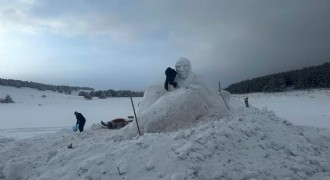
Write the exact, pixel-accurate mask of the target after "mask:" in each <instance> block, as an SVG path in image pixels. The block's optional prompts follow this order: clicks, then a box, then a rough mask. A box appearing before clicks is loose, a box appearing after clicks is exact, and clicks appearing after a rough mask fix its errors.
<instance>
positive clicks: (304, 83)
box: [226, 62, 330, 94]
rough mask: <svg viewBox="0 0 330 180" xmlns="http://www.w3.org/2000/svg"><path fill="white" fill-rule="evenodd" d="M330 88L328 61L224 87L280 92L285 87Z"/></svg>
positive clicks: (329, 65)
mask: <svg viewBox="0 0 330 180" xmlns="http://www.w3.org/2000/svg"><path fill="white" fill-rule="evenodd" d="M311 88H330V63H329V62H327V63H324V64H322V65H318V66H311V67H307V68H304V69H300V70H294V71H288V72H283V73H278V74H272V75H267V76H262V77H258V78H253V79H251V80H245V81H242V82H239V83H235V84H232V85H230V86H228V87H227V88H226V90H227V91H229V92H230V93H233V94H235V93H251V92H280V91H284V90H287V89H311Z"/></svg>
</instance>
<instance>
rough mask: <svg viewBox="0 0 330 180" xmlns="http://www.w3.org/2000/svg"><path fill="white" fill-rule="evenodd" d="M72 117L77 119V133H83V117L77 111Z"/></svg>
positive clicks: (84, 121)
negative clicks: (74, 116)
mask: <svg viewBox="0 0 330 180" xmlns="http://www.w3.org/2000/svg"><path fill="white" fill-rule="evenodd" d="M74 115H76V118H77V125H79V131H80V132H83V131H84V126H85V123H86V119H85V117H84V116H83V115H82V114H81V113H79V112H77V111H76V112H74Z"/></svg>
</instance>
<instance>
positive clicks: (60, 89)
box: [0, 78, 94, 94]
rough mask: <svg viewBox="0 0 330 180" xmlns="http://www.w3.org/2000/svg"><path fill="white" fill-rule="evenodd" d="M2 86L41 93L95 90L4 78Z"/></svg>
mask: <svg viewBox="0 0 330 180" xmlns="http://www.w3.org/2000/svg"><path fill="white" fill-rule="evenodd" d="M0 85H2V86H14V87H17V88H22V87H28V88H33V89H37V90H39V91H45V90H50V91H54V92H59V93H65V94H71V93H72V91H78V90H90V91H92V90H94V89H93V88H89V87H72V86H55V85H49V84H42V83H36V82H31V81H30V82H29V81H21V80H14V79H2V78H0Z"/></svg>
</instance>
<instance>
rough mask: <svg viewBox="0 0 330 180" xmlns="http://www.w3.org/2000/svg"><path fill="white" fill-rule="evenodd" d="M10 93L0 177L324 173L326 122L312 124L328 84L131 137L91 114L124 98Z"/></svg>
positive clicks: (3, 110) (327, 171) (328, 94)
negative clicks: (81, 121) (78, 128)
mask: <svg viewBox="0 0 330 180" xmlns="http://www.w3.org/2000/svg"><path fill="white" fill-rule="evenodd" d="M7 94H10V95H11V97H12V98H13V100H14V101H16V103H15V104H0V124H1V126H0V129H1V130H0V154H1V156H0V179H6V180H7V179H9V180H10V179H115V180H117V179H118V180H119V179H120V180H123V179H126V180H130V179H141V180H149V179H150V180H155V179H171V180H190V179H201V180H203V179H212V180H220V179H232V180H236V179H242V180H243V179H250V180H255V179H284V180H290V179H291V180H296V179H297V180H299V179H315V180H319V179H320V180H327V179H330V131H329V129H321V128H317V127H326V128H330V122H329V119H330V118H329V117H330V114H329V111H330V108H329V107H330V90H313V91H293V92H286V93H272V94H263V93H255V94H248V95H239V96H235V98H237V99H238V100H239V101H240V102H241V103H242V105H243V98H244V97H246V96H248V97H249V102H250V104H251V105H252V107H251V108H249V109H247V108H242V107H239V106H237V104H233V103H231V105H232V107H233V108H232V110H230V112H229V114H228V115H226V116H224V117H223V116H220V115H219V114H217V113H210V114H208V115H206V116H203V117H201V118H200V119H199V120H198V121H197V122H196V124H195V126H193V127H189V128H188V127H187V128H182V129H180V130H178V131H173V132H166V133H145V134H144V135H143V136H141V137H139V136H136V137H134V138H133V139H128V140H125V139H122V138H121V137H120V136H118V132H121V133H125V131H126V130H127V128H126V129H125V128H124V129H121V130H119V131H116V130H108V129H103V128H100V127H99V126H98V125H96V124H97V123H99V122H100V121H101V120H103V121H107V120H111V119H114V118H117V117H127V116H128V115H133V112H132V108H131V104H130V100H129V98H111V99H105V100H99V99H95V100H92V101H88V100H84V99H83V98H82V97H78V96H76V95H63V94H57V93H53V92H48V91H44V92H42V91H36V90H32V89H29V88H22V89H17V88H11V87H1V86H0V96H1V97H3V96H5V95H7ZM42 95H46V98H44V97H41V96H42ZM141 100H142V99H141V98H134V101H135V105H136V107H137V104H138V103H139V102H140V101H141ZM266 106H267V108H264V107H266ZM255 107H256V108H255ZM74 111H79V112H81V113H83V115H84V116H85V117H86V118H87V124H86V131H84V132H83V133H73V132H72V131H71V129H70V128H71V126H72V125H73V123H74V122H75V117H74V115H73V112H74ZM291 122H293V124H292V123H291ZM93 123H96V124H93ZM296 125H308V126H296ZM20 128H22V129H20ZM46 132H56V133H46ZM32 136H33V137H32ZM24 137H30V138H28V139H23V138H24ZM71 143H72V145H73V149H68V148H67V146H68V145H69V144H71Z"/></svg>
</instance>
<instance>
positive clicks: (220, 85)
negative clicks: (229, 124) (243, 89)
mask: <svg viewBox="0 0 330 180" xmlns="http://www.w3.org/2000/svg"><path fill="white" fill-rule="evenodd" d="M219 93H220V96H221V97H222V100H223V102H225V104H226V106H227V109H228V110H229V107H228V104H227V103H226V100H225V98H224V97H223V96H222V93H221V84H220V81H219Z"/></svg>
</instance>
